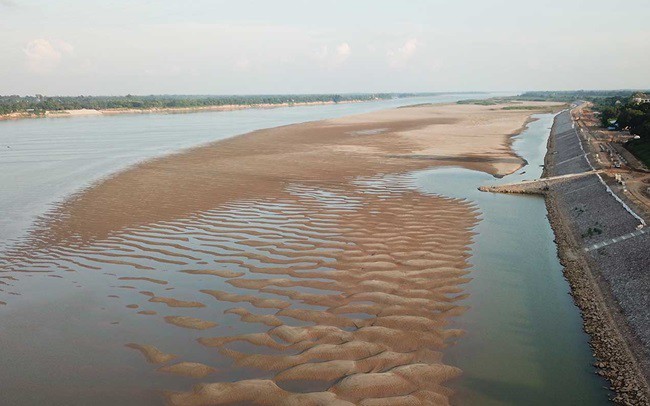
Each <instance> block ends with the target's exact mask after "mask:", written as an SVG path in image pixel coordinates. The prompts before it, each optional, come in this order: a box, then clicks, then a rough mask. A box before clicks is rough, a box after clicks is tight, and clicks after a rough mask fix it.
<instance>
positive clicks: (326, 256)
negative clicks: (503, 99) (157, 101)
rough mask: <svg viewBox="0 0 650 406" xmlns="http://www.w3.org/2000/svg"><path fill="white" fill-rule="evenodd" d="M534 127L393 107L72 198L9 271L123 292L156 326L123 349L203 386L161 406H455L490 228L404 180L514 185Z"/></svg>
mask: <svg viewBox="0 0 650 406" xmlns="http://www.w3.org/2000/svg"><path fill="white" fill-rule="evenodd" d="M529 114H531V112H530V111H527V112H522V111H503V110H500V109H499V108H498V107H494V106H489V107H486V106H467V105H465V106H456V105H454V106H434V107H432V106H425V107H415V108H408V109H396V110H391V111H388V112H383V113H373V114H369V115H363V116H357V117H352V118H345V119H340V120H331V121H325V122H318V123H307V124H301V125H297V126H290V127H283V128H278V129H271V130H264V131H260V132H256V133H252V134H249V135H246V136H242V137H237V138H235V139H232V140H228V141H224V142H221V143H217V144H214V145H211V146H207V147H203V148H199V149H195V150H191V151H188V152H186V153H182V154H178V155H174V156H170V157H167V158H162V159H158V160H155V161H151V162H148V163H145V164H142V165H139V166H137V167H135V168H133V169H131V170H128V171H125V172H123V173H121V174H118V175H116V176H114V177H113V178H111V179H108V180H106V181H104V182H102V183H100V184H99V185H97V186H96V187H94V188H91V189H89V190H87V191H84V192H83V193H80V194H79V195H77V196H74V197H73V198H72V199H70V200H69V201H68V202H66V203H65V204H64V205H62V206H61V207H59V208H58V209H57V210H56V211H55V212H54V213H52V214H51V215H50V216H48V217H46V218H44V219H43V220H42V222H41V224H40V226H41V228H40V229H38V230H37V231H36V232H34V233H33V235H32V236H31V239H29V240H27V241H25V242H24V243H23V244H20V245H18V246H17V247H16V248H15V249H14V250H13V251H11V252H10V254H9V255H8V256H7V257H6V258H5V259H4V263H3V265H2V266H3V268H4V271H5V272H11V275H14V276H15V277H17V278H20V276H19V275H22V274H21V273H38V272H40V273H45V274H54V275H57V276H63V277H64V279H66V278H67V279H69V280H71V281H73V280H74V275H75V274H76V273H80V272H83V273H93V272H94V273H97V274H98V275H100V274H101V275H103V277H107V278H110V279H112V280H114V285H110V287H108V288H107V290H108V292H107V293H110V294H109V295H107V296H109V297H108V298H107V299H104V300H112V301H122V302H123V303H122V306H121V307H120V309H123V310H122V311H124V312H130V313H128V314H130V315H131V316H132V317H142V316H141V315H148V316H149V317H151V318H154V319H155V320H157V322H156V327H155V331H153V330H152V331H150V332H149V331H143V332H139V336H140V337H143V336H144V337H147V338H146V342H145V341H143V342H138V343H129V342H125V343H124V345H126V346H127V347H129V348H125V351H127V350H130V351H133V350H136V351H139V352H140V353H141V354H142V355H144V359H145V360H146V361H148V362H150V363H152V370H153V371H154V372H156V373H160V374H165V375H168V376H170V375H171V376H174V375H178V376H182V377H189V378H194V379H197V380H198V382H199V383H197V384H196V385H195V386H192V385H188V386H186V387H185V389H184V390H178V389H176V390H170V391H165V394H164V397H165V399H166V401H167V402H168V403H169V404H172V405H206V404H210V405H211V404H215V405H216V404H249V403H254V404H260V405H275V404H296V405H325V404H341V405H345V404H360V405H411V404H413V405H420V404H447V403H448V402H449V397H450V396H451V394H452V391H451V390H450V389H449V388H447V387H446V386H445V382H447V381H448V380H449V379H452V378H455V377H458V376H459V375H460V374H461V371H460V370H459V369H458V368H456V367H454V366H453V365H447V364H446V363H445V362H444V358H443V353H444V349H445V348H446V347H447V346H449V345H452V344H453V342H454V340H456V339H458V337H460V336H461V335H462V334H463V332H462V331H459V330H457V329H454V328H453V327H451V326H450V322H451V321H452V319H453V318H454V317H458V316H460V315H462V313H463V312H464V311H465V309H464V308H463V307H462V306H461V305H459V304H458V302H459V300H460V299H462V298H463V297H464V295H465V294H464V288H463V285H464V284H465V283H467V282H469V280H470V278H469V277H468V269H467V268H468V263H467V259H468V257H469V245H470V243H471V239H472V231H471V230H472V228H473V227H474V226H475V224H476V223H477V221H478V215H479V214H478V212H477V210H476V208H475V207H474V206H473V205H472V204H471V203H470V202H467V201H460V200H457V199H450V198H446V197H444V196H430V195H423V194H421V193H419V192H418V191H417V190H416V189H415V187H414V186H413V185H412V184H411V182H410V178H409V176H408V174H407V172H408V171H410V170H414V169H419V168H425V167H430V166H432V165H449V164H455V165H463V166H466V167H470V168H474V169H481V170H484V171H488V172H491V173H494V174H504V173H508V172H511V171H514V170H516V169H517V168H518V167H519V165H520V164H521V161H520V159H519V158H518V157H516V156H514V155H512V153H511V152H510V150H509V147H508V145H509V141H508V139H509V138H508V136H509V135H511V134H512V133H514V132H516V131H517V130H518V129H519V128H521V126H522V125H523V124H524V122H525V120H526V119H527V116H528V115H529ZM374 129H381V131H373V130H374ZM351 134H353V135H351ZM360 134H361V135H360ZM0 297H1V298H3V300H4V297H5V296H0ZM4 301H6V302H7V303H8V305H7V306H10V305H11V300H10V299H7V300H4ZM0 303H3V302H0ZM149 317H148V318H145V319H149ZM115 328H117V329H119V328H120V327H119V325H118V326H116V327H115ZM168 329H175V330H174V331H175V334H184V333H185V332H186V333H187V335H186V336H183V337H185V338H182V339H181V338H174V339H166V338H165V337H164V333H163V332H165V331H168ZM170 331H171V330H170ZM122 333H123V334H126V335H127V336H128V334H129V331H128V330H125V331H124V332H122ZM196 334H200V335H199V336H196ZM175 337H177V336H175ZM188 347H196V351H199V350H201V349H203V350H205V351H208V352H209V354H213V355H211V356H210V357H202V358H201V359H196V355H182V354H190V352H188V351H187V349H188ZM136 351H133V353H134V356H135V354H137V353H136ZM197 353H198V352H194V350H193V351H192V352H191V354H197ZM213 357H214V358H213ZM217 360H220V361H219V362H218V363H219V365H216V364H215V365H211V361H214V362H215V363H216V361H217ZM223 360H229V363H228V362H224V361H223ZM224 365H226V366H227V368H228V369H226V370H224Z"/></svg>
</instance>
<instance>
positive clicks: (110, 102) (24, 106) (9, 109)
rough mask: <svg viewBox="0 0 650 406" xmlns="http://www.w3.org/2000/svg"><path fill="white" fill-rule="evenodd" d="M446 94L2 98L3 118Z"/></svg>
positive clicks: (0, 101)
mask: <svg viewBox="0 0 650 406" xmlns="http://www.w3.org/2000/svg"><path fill="white" fill-rule="evenodd" d="M439 94H442V93H375V94H365V93H358V94H295V95H291V94H289V95H250V96H234V95H233V96H200V95H196V96H192V95H189V96H187V95H161V96H156V95H150V96H132V95H126V96H74V97H70V96H51V97H50V96H43V95H35V96H16V95H14V96H0V114H10V113H16V112H29V113H32V114H43V113H44V112H46V111H61V110H77V109H95V110H106V109H143V110H145V109H156V108H192V107H210V106H226V105H236V106H248V105H260V104H293V103H313V102H334V103H339V102H347V101H369V100H385V99H393V98H403V97H414V96H433V95H439Z"/></svg>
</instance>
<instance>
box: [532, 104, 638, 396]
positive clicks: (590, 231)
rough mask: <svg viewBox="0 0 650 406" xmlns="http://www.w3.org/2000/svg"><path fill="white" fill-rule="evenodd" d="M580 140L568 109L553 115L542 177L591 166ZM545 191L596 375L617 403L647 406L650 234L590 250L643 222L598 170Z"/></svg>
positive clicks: (576, 171)
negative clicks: (618, 198) (604, 381)
mask: <svg viewBox="0 0 650 406" xmlns="http://www.w3.org/2000/svg"><path fill="white" fill-rule="evenodd" d="M580 143H581V141H580V138H579V137H578V135H577V133H576V132H575V130H574V129H573V126H572V121H571V116H570V114H569V113H566V112H565V113H563V114H562V115H560V116H558V117H556V120H555V123H554V125H553V129H552V133H551V137H550V138H549V144H548V152H547V155H546V159H545V171H544V175H543V176H554V175H555V176H557V175H566V174H569V173H580V172H582V171H586V170H589V169H590V168H591V167H590V165H589V162H588V160H587V157H586V156H585V155H584V151H583V150H582V147H581V145H580ZM545 195H546V204H547V209H548V213H549V220H550V222H551V226H552V228H553V231H554V233H555V236H556V241H557V244H558V250H559V256H560V260H561V262H562V264H563V265H564V274H565V276H566V278H567V280H568V281H569V284H570V285H571V292H572V296H573V298H574V300H575V302H576V304H577V305H578V307H579V308H580V310H581V312H582V314H583V324H584V329H585V331H586V332H587V333H588V334H589V335H590V337H591V346H592V348H593V350H594V354H595V356H596V357H597V359H598V360H599V362H598V363H597V364H596V366H597V367H598V368H599V374H600V375H602V376H603V377H605V378H607V379H608V380H609V381H610V383H611V388H612V389H613V390H614V391H615V393H616V396H615V397H614V401H615V402H617V403H619V404H625V405H648V404H650V403H649V397H648V394H649V391H648V373H649V369H648V367H649V365H650V363H649V359H648V344H649V342H648V341H647V337H645V336H644V334H646V333H647V332H648V326H649V325H648V287H650V285H648V276H647V266H648V258H647V257H646V258H644V255H647V253H648V252H650V239H649V238H648V237H647V236H645V235H641V236H640V237H637V238H635V239H633V240H630V241H625V242H618V240H615V242H614V243H613V244H612V245H611V246H608V247H601V248H600V249H598V250H593V251H586V249H588V247H589V246H591V245H592V244H594V243H598V242H608V241H609V239H611V238H617V237H619V236H620V235H622V234H623V233H625V232H626V231H627V232H629V231H633V230H634V229H635V228H636V225H638V221H636V219H635V218H634V217H633V216H631V215H630V213H629V212H628V211H627V210H625V208H624V207H623V206H622V205H621V204H620V203H619V202H617V201H616V200H615V198H614V197H613V196H612V195H611V194H609V193H608V192H607V190H606V187H605V185H604V184H602V183H601V182H600V181H599V180H598V178H597V175H590V176H587V177H582V178H579V179H576V180H570V181H568V182H566V183H563V184H558V185H553V186H550V187H549V188H548V191H546V192H545ZM644 292H645V293H644Z"/></svg>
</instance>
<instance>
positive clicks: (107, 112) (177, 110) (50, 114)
mask: <svg viewBox="0 0 650 406" xmlns="http://www.w3.org/2000/svg"><path fill="white" fill-rule="evenodd" d="M377 100H381V99H377ZM369 101H373V100H361V99H360V100H344V101H339V102H334V101H322V102H298V103H262V104H228V105H218V106H201V107H157V108H145V109H133V108H115V109H100V110H94V109H76V110H52V111H46V112H44V113H43V114H36V113H31V112H16V113H10V114H0V121H2V120H19V119H28V118H57V117H79V116H102V115H104V116H112V115H119V114H184V113H198V112H207V111H215V112H216V111H236V110H246V109H275V108H282V107H298V106H325V105H331V104H347V103H364V102H369Z"/></svg>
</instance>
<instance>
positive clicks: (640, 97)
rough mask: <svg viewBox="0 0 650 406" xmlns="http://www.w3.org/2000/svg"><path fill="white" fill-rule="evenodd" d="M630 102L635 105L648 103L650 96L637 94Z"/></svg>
mask: <svg viewBox="0 0 650 406" xmlns="http://www.w3.org/2000/svg"><path fill="white" fill-rule="evenodd" d="M632 101H633V102H634V103H636V104H641V103H650V96H648V95H645V94H643V93H637V94H635V95H634V96H633V97H632Z"/></svg>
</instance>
